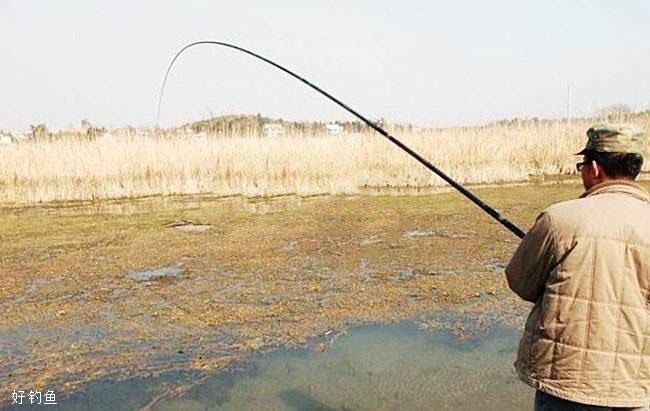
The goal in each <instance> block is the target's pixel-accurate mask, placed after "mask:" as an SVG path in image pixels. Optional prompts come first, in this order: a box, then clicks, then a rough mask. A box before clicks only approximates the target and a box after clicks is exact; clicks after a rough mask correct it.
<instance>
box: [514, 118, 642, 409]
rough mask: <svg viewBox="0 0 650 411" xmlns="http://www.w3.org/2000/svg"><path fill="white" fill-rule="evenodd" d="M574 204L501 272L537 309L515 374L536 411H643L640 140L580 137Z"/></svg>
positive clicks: (593, 132) (614, 129)
mask: <svg viewBox="0 0 650 411" xmlns="http://www.w3.org/2000/svg"><path fill="white" fill-rule="evenodd" d="M587 136H588V141H587V144H586V147H585V148H584V150H582V151H581V152H580V153H578V154H579V155H583V156H584V158H583V161H582V162H580V163H578V164H577V165H576V166H577V169H578V171H579V172H580V173H581V176H582V181H583V185H584V187H585V190H586V192H585V193H584V194H582V195H581V196H580V198H579V199H576V200H571V201H566V202H562V203H559V204H555V205H553V206H551V207H549V208H548V209H546V210H545V211H543V212H542V213H541V214H540V215H539V217H538V218H537V221H536V222H535V225H534V226H533V228H532V229H531V230H530V232H528V234H527V235H526V236H525V237H524V239H523V241H522V242H521V244H520V245H519V247H518V248H517V251H516V252H515V254H514V256H513V257H512V259H511V261H510V263H509V264H508V267H507V268H506V276H507V279H508V285H509V286H510V288H511V289H512V290H513V291H514V292H515V293H517V295H519V296H520V297H521V298H523V299H524V300H526V301H530V302H532V303H535V306H534V307H533V309H532V311H531V313H530V315H529V317H528V320H527V322H526V327H525V330H524V334H523V336H522V338H521V341H520V343H519V353H518V355H517V361H516V362H515V368H516V371H517V373H518V374H519V377H520V379H521V380H522V381H524V382H525V383H527V384H529V385H530V386H532V387H533V388H535V389H536V390H537V392H536V395H535V410H540V411H550V410H618V409H620V410H646V409H648V408H647V407H648V405H649V404H650V306H649V305H648V304H649V302H650V196H649V195H648V193H647V192H646V191H645V190H643V189H642V188H641V187H639V186H638V185H636V184H635V183H634V182H633V180H634V179H635V178H636V177H637V175H638V174H639V172H640V170H641V165H642V164H643V145H644V142H645V134H644V132H643V131H642V129H640V128H638V127H635V126H626V125H619V124H602V125H598V126H594V127H592V128H590V129H589V130H588V131H587Z"/></svg>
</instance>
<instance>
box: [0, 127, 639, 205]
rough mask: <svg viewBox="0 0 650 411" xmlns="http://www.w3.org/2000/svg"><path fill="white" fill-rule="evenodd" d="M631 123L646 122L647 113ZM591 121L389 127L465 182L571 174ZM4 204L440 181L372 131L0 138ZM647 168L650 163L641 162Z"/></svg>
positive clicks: (349, 188)
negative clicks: (409, 131)
mask: <svg viewBox="0 0 650 411" xmlns="http://www.w3.org/2000/svg"><path fill="white" fill-rule="evenodd" d="M633 120H634V121H635V122H637V123H640V124H641V125H643V126H644V127H645V128H646V129H649V128H650V115H648V114H644V115H637V116H636V117H635V118H634V119H633ZM595 121H597V120H593V119H590V120H581V121H574V122H573V124H572V126H571V127H570V128H568V127H567V125H566V123H565V122H562V121H556V122H544V123H532V122H527V123H520V124H514V125H512V124H510V125H494V126H486V127H474V128H457V129H445V130H419V131H417V132H415V133H414V134H413V135H395V137H397V138H399V139H400V140H402V141H403V142H405V143H406V144H407V145H409V146H410V147H411V148H413V149H414V150H415V151H417V152H418V153H420V154H422V155H423V156H424V157H425V158H427V159H429V160H430V161H431V162H432V163H433V164H435V165H436V166H437V167H439V168H441V169H442V170H443V171H445V172H446V173H448V174H449V175H450V176H452V178H455V179H457V181H459V182H461V183H471V184H484V183H501V182H513V181H526V180H528V179H530V178H531V177H533V176H540V175H556V174H570V173H573V172H574V171H573V170H574V163H575V162H576V157H574V156H572V153H575V152H576V151H577V150H579V149H580V148H581V147H582V145H583V144H584V141H585V137H584V132H585V130H586V129H587V128H588V127H589V125H591V124H593V123H594V122H595ZM0 158H1V161H0V203H10V204H31V203H36V202H47V201H56V200H89V199H107V198H124V197H127V198H128V197H140V196H146V195H157V194H162V195H167V194H196V193H214V194H218V195H233V194H242V195H246V196H258V195H260V196H266V195H279V194H287V193H296V194H302V195H308V194H319V193H354V192H357V191H359V190H360V189H361V188H363V187H436V186H443V185H445V183H444V182H443V181H442V180H441V179H440V178H438V177H436V176H435V175H433V174H432V173H430V172H429V171H428V170H426V169H425V168H424V167H423V166H421V165H419V164H417V162H416V161H415V160H413V159H412V158H410V157H409V156H408V155H407V154H406V153H403V152H402V151H401V150H399V149H398V148H396V147H395V146H393V145H392V144H390V143H389V142H388V141H386V140H385V139H384V138H382V137H381V136H379V135H377V134H374V133H372V132H370V131H369V132H367V133H365V134H362V135H343V136H341V135H338V136H322V137H295V136H291V137H290V136H283V137H273V138H255V137H232V138H203V139H197V138H192V137H188V136H180V135H179V136H176V137H165V138H157V137H156V136H154V135H153V134H152V135H149V136H135V137H134V136H119V135H113V136H108V137H103V138H100V139H97V140H94V141H87V140H59V141H52V142H47V141H42V142H25V143H21V144H13V145H7V146H0ZM644 169H645V170H649V169H650V168H649V167H648V164H646V165H645V166H644Z"/></svg>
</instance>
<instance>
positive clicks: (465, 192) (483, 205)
mask: <svg viewBox="0 0 650 411" xmlns="http://www.w3.org/2000/svg"><path fill="white" fill-rule="evenodd" d="M203 44H209V45H215V46H223V47H228V48H231V49H234V50H238V51H241V52H242V53H245V54H248V55H250V56H253V57H255V58H257V59H259V60H262V61H264V62H265V63H268V64H270V65H272V66H273V67H276V68H278V69H280V70H282V71H284V72H285V73H287V74H288V75H290V76H291V77H293V78H295V79H298V80H300V81H301V82H303V83H305V84H306V85H308V86H309V87H311V88H313V89H314V90H316V91H317V92H319V93H320V94H322V95H324V96H325V97H327V98H328V99H330V100H331V101H333V102H334V103H336V104H338V105H339V106H341V107H343V108H344V109H345V110H346V111H348V112H349V113H351V114H352V115H354V116H355V117H356V118H358V119H359V120H361V121H363V122H364V123H365V124H366V125H367V126H368V127H370V128H371V129H373V130H375V131H376V132H377V133H379V134H381V135H382V136H384V137H386V138H387V139H388V140H389V141H390V142H391V143H393V144H395V145H396V146H397V147H399V148H401V149H402V150H404V151H406V152H407V153H408V154H409V155H410V156H411V157H413V158H415V159H416V160H417V161H419V162H420V163H421V164H422V165H424V166H425V167H426V168H428V169H429V170H431V171H433V172H434V173H436V175H438V177H440V178H442V179H443V180H445V181H446V182H447V183H449V185H451V186H452V187H454V188H455V189H456V190H458V191H459V192H460V193H461V194H462V195H464V196H465V197H467V198H468V199H469V200H470V201H472V202H473V203H474V204H476V205H477V206H479V207H480V208H481V209H482V210H483V211H485V212H486V213H488V214H489V215H490V216H491V217H492V218H494V219H495V220H497V221H498V222H499V223H501V224H502V225H503V226H504V227H506V228H507V229H508V230H510V231H511V232H512V233H513V234H514V235H516V236H517V237H519V238H523V237H524V236H525V235H526V233H525V232H524V231H523V230H522V229H521V228H519V227H517V226H516V225H515V224H513V223H512V222H511V221H510V220H508V219H507V218H505V217H504V216H502V215H501V214H500V213H499V212H498V211H497V210H495V209H494V208H492V207H490V206H489V205H487V204H486V203H485V202H484V201H483V200H481V199H480V198H478V197H477V196H476V195H475V194H474V193H472V192H471V191H469V190H467V189H466V188H465V187H463V186H462V185H460V184H458V183H457V182H456V181H454V180H453V179H452V178H451V177H449V176H448V175H447V174H445V173H443V172H442V170H440V169H439V168H438V167H436V166H434V165H433V164H431V163H430V162H429V161H427V160H426V159H424V158H423V157H422V156H420V155H419V154H418V153H416V152H415V151H413V150H411V149H410V148H409V147H407V146H406V145H405V144H403V143H402V142H401V141H399V140H398V139H396V138H395V137H393V136H391V135H390V134H388V132H386V130H384V129H383V128H381V127H379V126H378V125H377V124H375V123H373V122H372V121H370V120H368V119H367V118H366V117H364V116H362V115H361V114H359V113H358V112H357V111H356V110H353V109H352V108H350V107H349V106H348V105H346V104H345V103H343V102H342V101H341V100H339V99H337V98H336V97H334V96H332V95H331V94H329V93H328V92H326V91H325V90H323V89H321V88H320V87H318V86H316V85H315V84H313V83H312V82H310V81H309V80H307V79H305V78H303V77H301V76H299V75H297V74H296V73H294V72H293V71H291V70H289V69H287V68H285V67H283V66H281V65H279V64H278V63H276V62H274V61H271V60H269V59H267V58H266V57H264V56H261V55H259V54H257V53H253V52H252V51H250V50H246V49H245V48H243V47H239V46H236V45H234V44H229V43H223V42H220V41H209V40H204V41H196V42H194V43H190V44H188V45H186V46H185V47H183V48H182V49H180V51H179V52H178V53H176V55H175V56H174V58H173V59H172V61H171V63H169V67H167V72H166V73H165V79H164V80H163V82H162V86H161V87H160V95H159V97H158V111H157V113H156V126H157V125H158V122H159V120H160V107H161V103H162V98H163V93H164V92H165V85H166V84H167V78H168V77H169V73H170V72H171V70H172V67H173V66H174V63H175V62H176V60H177V59H178V57H180V55H181V54H183V52H184V51H185V50H187V49H189V48H191V47H194V46H199V45H203Z"/></svg>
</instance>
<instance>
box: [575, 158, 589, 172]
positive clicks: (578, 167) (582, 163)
mask: <svg viewBox="0 0 650 411" xmlns="http://www.w3.org/2000/svg"><path fill="white" fill-rule="evenodd" d="M589 163H590V161H581V162H579V163H576V170H578V173H580V172H581V171H582V167H584V166H585V165H586V164H589Z"/></svg>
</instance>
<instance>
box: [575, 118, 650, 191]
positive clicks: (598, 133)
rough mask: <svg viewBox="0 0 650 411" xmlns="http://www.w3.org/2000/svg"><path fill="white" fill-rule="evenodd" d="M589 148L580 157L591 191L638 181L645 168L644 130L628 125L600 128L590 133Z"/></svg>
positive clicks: (597, 127)
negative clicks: (612, 183)
mask: <svg viewBox="0 0 650 411" xmlns="http://www.w3.org/2000/svg"><path fill="white" fill-rule="evenodd" d="M587 138H588V140H587V145H586V146H585V148H584V149H583V150H582V151H580V152H579V153H577V154H578V155H582V156H583V161H582V162H581V163H578V164H577V167H578V171H580V173H581V175H582V183H583V185H584V187H585V189H587V190H589V189H590V188H591V187H593V186H594V185H596V184H599V183H602V182H605V181H607V180H634V179H635V178H636V176H637V175H638V174H639V172H640V171H641V166H642V165H643V145H644V143H645V133H644V132H643V129H641V128H640V127H637V126H633V125H626V124H599V125H596V126H593V127H591V128H590V129H589V130H587Z"/></svg>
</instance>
